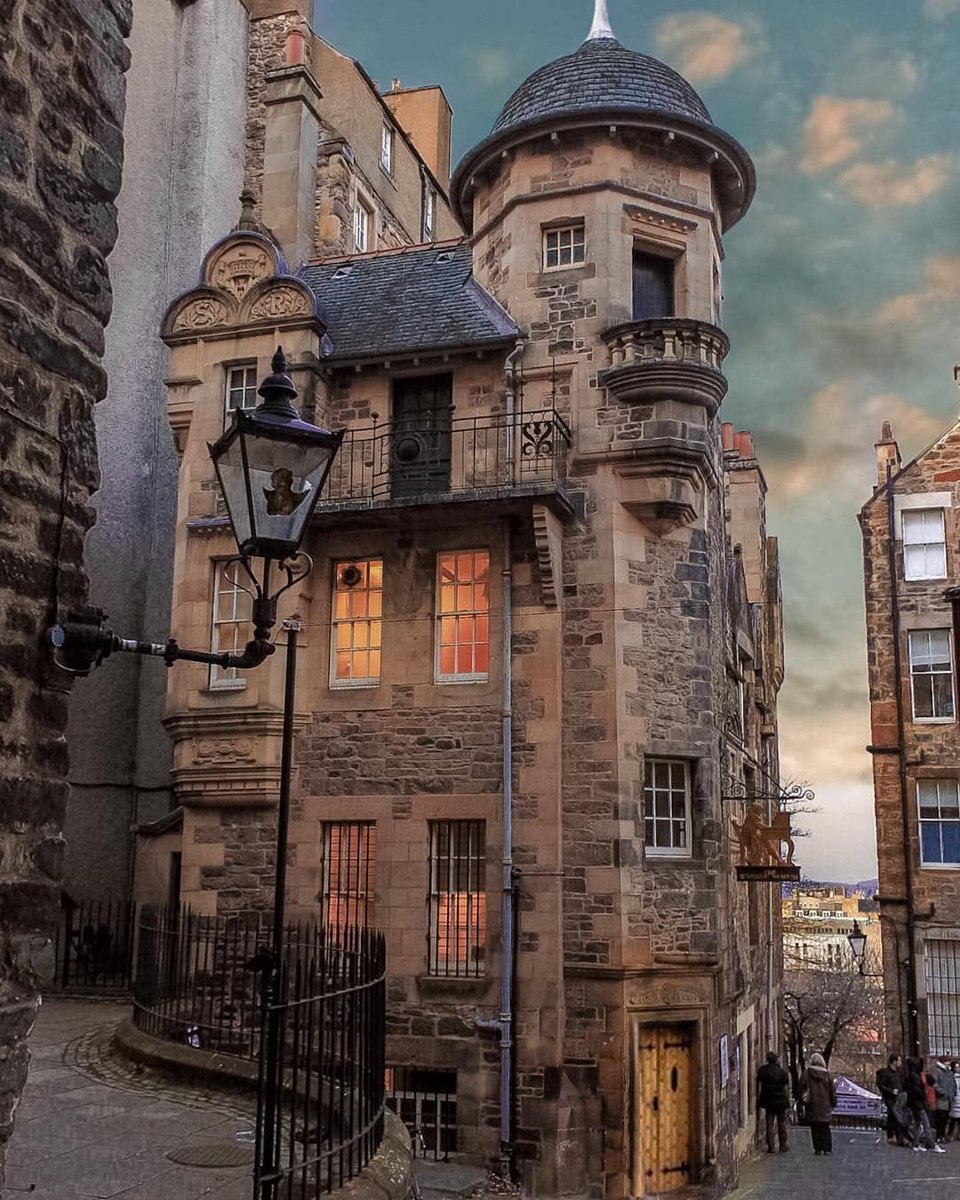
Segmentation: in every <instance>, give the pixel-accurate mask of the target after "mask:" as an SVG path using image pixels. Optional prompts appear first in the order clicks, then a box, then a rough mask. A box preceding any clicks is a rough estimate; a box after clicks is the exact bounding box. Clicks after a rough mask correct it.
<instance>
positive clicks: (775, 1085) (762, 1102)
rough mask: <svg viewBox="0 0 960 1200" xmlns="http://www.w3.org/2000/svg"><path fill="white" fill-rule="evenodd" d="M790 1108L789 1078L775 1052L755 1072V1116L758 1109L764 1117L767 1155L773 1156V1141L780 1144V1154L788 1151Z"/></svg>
mask: <svg viewBox="0 0 960 1200" xmlns="http://www.w3.org/2000/svg"><path fill="white" fill-rule="evenodd" d="M789 1107H790V1076H789V1075H788V1074H787V1072H786V1070H785V1069H784V1068H783V1067H782V1066H781V1065H780V1058H779V1056H778V1055H777V1053H776V1051H775V1050H771V1051H770V1052H769V1053H768V1054H767V1061H766V1062H765V1063H764V1064H763V1066H762V1067H761V1068H760V1070H759V1071H758V1072H757V1115H758V1116H759V1115H760V1109H761V1108H762V1109H763V1111H764V1115H765V1117H766V1133H767V1153H768V1154H775V1153H776V1149H777V1148H776V1145H775V1141H779V1143H780V1153H781V1154H786V1152H787V1151H788V1150H789V1149H790V1146H789V1144H788V1141H787V1109H789Z"/></svg>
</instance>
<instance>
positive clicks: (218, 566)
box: [210, 560, 253, 689]
mask: <svg viewBox="0 0 960 1200" xmlns="http://www.w3.org/2000/svg"><path fill="white" fill-rule="evenodd" d="M237 570H238V565H237V563H236V562H235V561H233V560H228V561H226V562H216V563H214V576H213V629H212V632H211V639H210V640H211V649H212V650H213V651H214V652H221V651H224V650H227V651H229V652H231V653H236V654H239V653H240V652H241V651H242V650H243V648H244V646H245V645H246V644H247V642H248V641H249V640H250V638H251V637H252V636H253V626H252V624H251V619H252V612H253V598H252V597H251V595H250V593H249V592H247V591H244V589H243V588H242V587H240V585H239V584H238V583H237V581H236V571H237ZM246 686H247V681H246V679H245V678H244V676H243V675H242V674H241V673H240V672H239V671H238V670H237V668H236V667H218V666H216V665H211V667H210V687H211V688H214V689H230V688H244V687H246Z"/></svg>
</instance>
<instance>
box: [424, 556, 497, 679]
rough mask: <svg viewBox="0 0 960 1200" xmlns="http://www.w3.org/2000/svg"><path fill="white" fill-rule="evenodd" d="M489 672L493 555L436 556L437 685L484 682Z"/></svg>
mask: <svg viewBox="0 0 960 1200" xmlns="http://www.w3.org/2000/svg"><path fill="white" fill-rule="evenodd" d="M489 670H490V553H489V551H487V550H456V551H451V552H449V553H443V554H438V555H437V682H438V683H469V682H472V681H474V680H484V679H486V678H487V674H488V672H489Z"/></svg>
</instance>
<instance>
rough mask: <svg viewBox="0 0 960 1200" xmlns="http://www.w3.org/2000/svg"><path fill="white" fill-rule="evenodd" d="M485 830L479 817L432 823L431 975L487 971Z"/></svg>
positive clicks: (458, 974) (429, 949)
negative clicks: (468, 819)
mask: <svg viewBox="0 0 960 1200" xmlns="http://www.w3.org/2000/svg"><path fill="white" fill-rule="evenodd" d="M485 833H486V830H485V826H484V823H483V821H431V822H430V893H429V897H428V899H429V906H430V936H429V939H428V962H427V972H428V973H429V974H430V975H448V976H449V975H454V976H461V977H462V976H467V977H473V978H477V977H479V976H482V975H483V974H484V973H485V969H486V951H487V890H486V887H487V885H486V846H485Z"/></svg>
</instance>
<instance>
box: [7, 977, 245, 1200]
mask: <svg viewBox="0 0 960 1200" xmlns="http://www.w3.org/2000/svg"><path fill="white" fill-rule="evenodd" d="M128 1015H129V1012H128V1009H127V1007H125V1006H123V1005H118V1004H115V1003H107V1004H102V1003H96V1002H86V1001H84V1002H77V1001H71V1000H66V999H53V1000H48V1001H46V1002H45V1003H44V1005H43V1007H42V1009H41V1011H40V1017H39V1019H38V1021H37V1026H36V1028H35V1030H34V1032H33V1035H32V1037H31V1065H30V1073H29V1076H28V1079H27V1085H26V1088H25V1089H24V1094H23V1100H22V1102H21V1104H20V1107H19V1110H18V1112H17V1117H16V1124H15V1127H14V1132H13V1136H12V1138H11V1140H10V1143H9V1146H8V1150H7V1171H6V1175H7V1186H6V1190H5V1193H4V1196H5V1200H20V1198H21V1197H27V1196H29V1198H30V1200H209V1198H210V1197H214V1196H215V1197H218V1200H250V1198H251V1196H252V1183H251V1168H250V1166H248V1165H242V1166H239V1167H193V1166H191V1167H186V1166H183V1165H181V1164H178V1163H176V1162H173V1161H172V1160H171V1159H170V1158H169V1157H168V1155H169V1154H170V1153H171V1152H176V1151H178V1150H182V1149H183V1147H184V1146H195V1145H198V1144H201V1145H211V1144H216V1143H229V1144H230V1145H231V1146H236V1145H246V1138H245V1137H242V1136H241V1137H240V1138H239V1139H238V1137H237V1135H238V1134H240V1135H245V1134H247V1133H249V1131H250V1130H251V1129H252V1127H253V1122H254V1103H253V1099H252V1097H250V1096H247V1095H241V1094H239V1093H237V1094H230V1093H229V1092H222V1091H218V1090H216V1089H212V1088H203V1087H196V1086H194V1085H183V1086H181V1085H179V1084H178V1083H176V1082H171V1081H170V1080H169V1079H167V1078H166V1077H165V1076H162V1075H160V1074H159V1073H158V1072H154V1071H150V1070H144V1069H143V1068H141V1067H139V1066H137V1065H135V1064H130V1063H127V1062H126V1061H125V1060H123V1059H122V1058H120V1057H119V1056H117V1055H116V1053H115V1052H114V1051H113V1050H112V1045H111V1042H112V1034H113V1030H114V1028H115V1027H116V1025H117V1024H118V1023H119V1022H120V1021H121V1020H123V1019H125V1018H126V1017H127V1016H128Z"/></svg>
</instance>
